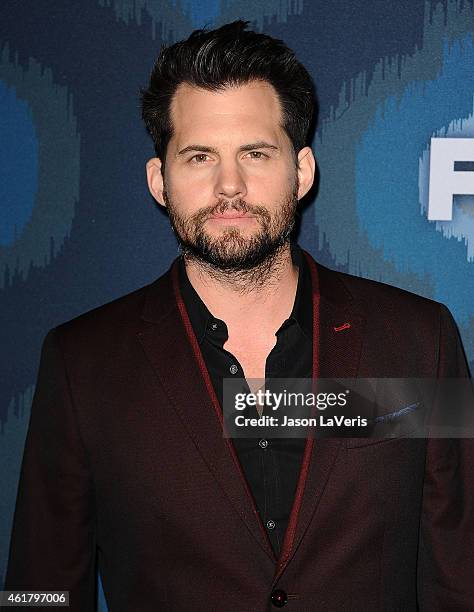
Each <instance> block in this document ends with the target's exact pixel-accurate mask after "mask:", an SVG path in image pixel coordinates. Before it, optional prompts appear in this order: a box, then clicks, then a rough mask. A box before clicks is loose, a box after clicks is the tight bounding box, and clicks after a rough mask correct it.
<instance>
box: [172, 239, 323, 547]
mask: <svg viewBox="0 0 474 612" xmlns="http://www.w3.org/2000/svg"><path fill="white" fill-rule="evenodd" d="M291 255H292V260H293V263H294V264H295V265H297V266H298V268H299V272H298V286H297V291H296V296H295V302H294V305H293V309H292V312H291V314H290V316H289V318H288V319H286V320H285V321H284V322H283V323H282V325H281V327H280V328H279V329H278V331H277V332H276V337H277V341H276V344H275V346H274V347H273V349H272V350H271V351H270V354H269V355H268V357H267V360H266V363H265V378H311V375H312V357H313V355H312V340H313V323H312V321H313V306H312V297H311V275H310V271H309V267H308V264H307V262H306V259H305V257H304V256H303V254H302V252H301V249H300V247H299V246H298V245H296V244H292V245H291ZM179 282H180V289H181V294H182V296H183V300H184V303H185V305H186V309H187V311H188V315H189V318H190V321H191V325H192V327H193V330H194V333H195V335H196V338H197V341H198V343H199V347H200V349H201V352H202V355H203V358H204V362H205V364H206V367H207V369H208V371H209V375H210V378H211V381H212V384H213V386H214V389H215V392H216V395H217V398H218V399H219V403H220V405H221V407H222V396H223V379H224V378H229V377H230V376H238V377H240V378H243V377H244V371H243V368H242V366H241V365H240V363H239V361H238V360H237V359H236V358H235V357H234V356H233V355H232V354H231V353H230V352H229V351H226V350H225V349H224V348H223V346H224V344H225V342H226V340H227V338H228V331H227V325H226V324H225V322H224V321H222V320H220V319H217V318H215V317H214V316H213V315H212V314H211V313H210V312H209V310H208V308H207V307H206V305H205V304H204V302H203V301H202V300H201V298H200V297H199V295H198V293H197V292H196V291H195V289H194V287H193V286H192V285H191V283H190V281H189V279H188V277H187V274H186V268H185V265H184V261H183V259H182V258H181V259H180V264H179ZM255 416H258V415H257V412H256V411H255ZM232 442H233V444H234V447H235V450H236V453H237V456H238V458H239V461H240V464H241V466H242V470H243V472H244V474H245V477H246V479H247V482H248V485H249V488H250V491H251V492H252V495H253V497H254V500H255V505H256V507H257V510H258V512H259V514H260V517H261V519H262V522H263V524H264V525H265V528H266V530H267V533H268V536H269V539H270V542H271V543H272V546H273V549H274V551H275V553H276V554H277V556H278V554H279V552H280V549H281V547H282V544H283V538H284V536H285V531H286V527H287V524H288V519H289V515H290V512H291V507H292V504H293V499H294V495H295V491H296V486H297V482H298V475H299V471H300V466H301V460H302V457H303V451H304V446H305V439H304V438H274V439H256V438H253V439H249V438H233V440H232Z"/></svg>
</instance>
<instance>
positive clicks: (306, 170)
mask: <svg viewBox="0 0 474 612" xmlns="http://www.w3.org/2000/svg"><path fill="white" fill-rule="evenodd" d="M315 171H316V160H315V159H314V155H313V151H312V150H311V148H310V147H304V148H303V149H301V151H300V152H299V153H298V179H299V189H298V200H301V198H303V197H304V196H305V195H306V194H307V193H308V191H309V190H310V189H311V186H312V185H313V183H314V175H315Z"/></svg>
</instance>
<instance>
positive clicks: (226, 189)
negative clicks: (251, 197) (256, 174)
mask: <svg viewBox="0 0 474 612" xmlns="http://www.w3.org/2000/svg"><path fill="white" fill-rule="evenodd" d="M214 195H215V197H216V198H228V199H230V198H235V197H240V198H244V197H245V196H246V195H247V185H246V183H245V177H244V175H243V171H242V169H241V168H239V165H238V162H237V161H236V160H232V161H230V160H228V161H225V162H224V161H221V163H220V164H219V167H218V170H217V176H216V183H215V187H214Z"/></svg>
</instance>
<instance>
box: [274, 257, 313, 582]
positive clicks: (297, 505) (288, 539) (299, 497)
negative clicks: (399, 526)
mask: <svg viewBox="0 0 474 612" xmlns="http://www.w3.org/2000/svg"><path fill="white" fill-rule="evenodd" d="M303 253H304V255H305V257H306V259H307V261H308V264H309V267H310V271H311V293H312V299H313V373H312V377H313V386H314V384H315V381H316V380H317V378H318V376H319V279H318V270H317V268H316V264H315V263H314V260H313V259H312V258H311V257H310V256H309V255H308V253H306V251H303ZM313 447H314V438H313V429H312V428H310V429H309V433H308V436H307V438H306V444H305V448H304V453H303V460H302V462H301V468H300V473H299V477H298V484H297V486H296V493H295V499H294V500H293V506H292V507H291V513H290V518H289V520H288V526H287V529H286V533H285V539H284V541H283V546H282V548H281V551H280V558H279V559H278V565H277V569H276V574H275V576H274V578H273V581H274V582H275V581H276V580H278V577H279V576H280V575H281V573H282V572H283V570H284V568H285V566H286V563H287V562H288V559H289V558H290V554H291V550H292V548H293V541H294V539H295V534H296V527H297V525H298V517H299V513H300V509H301V503H302V501H303V493H304V488H305V484H306V478H307V476H308V471H309V466H310V464H311V457H312V455H313Z"/></svg>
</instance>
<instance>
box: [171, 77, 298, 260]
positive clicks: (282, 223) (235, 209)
mask: <svg viewBox="0 0 474 612" xmlns="http://www.w3.org/2000/svg"><path fill="white" fill-rule="evenodd" d="M171 120H172V124H173V128H174V133H173V137H172V138H171V140H170V142H169V144H168V149H167V155H166V166H165V177H164V184H163V194H162V197H163V203H164V204H165V205H166V206H167V207H168V211H169V216H170V220H171V223H172V226H173V229H174V231H175V233H176V235H177V238H178V240H179V242H180V244H181V246H182V248H183V251H184V252H185V253H187V254H189V255H192V256H194V257H196V258H198V259H199V260H201V261H205V262H206V263H208V264H211V265H212V266H214V267H216V268H219V269H221V270H246V269H251V268H253V267H255V266H257V265H259V264H260V263H262V262H263V261H265V260H267V259H269V258H270V257H271V256H272V255H274V254H275V253H276V252H277V251H278V249H279V248H280V247H281V246H282V245H283V244H285V242H286V241H287V240H288V237H289V234H290V232H291V229H292V227H293V223H294V216H295V210H296V206H297V203H298V187H299V181H298V173H297V171H296V167H295V161H294V158H293V155H292V145H291V142H290V140H289V138H288V136H287V135H286V133H285V132H284V130H283V129H282V127H281V110H280V105H279V101H278V97H277V94H276V92H275V90H274V88H273V87H272V86H271V85H270V84H268V83H263V82H257V81H255V82H252V83H249V84H247V85H243V86H240V87H235V88H227V89H225V90H223V91H219V92H210V91H207V90H204V89H198V88H194V87H191V86H189V85H187V84H182V85H180V86H179V88H178V90H177V92H176V94H175V96H174V97H173V101H172V105H171Z"/></svg>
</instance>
